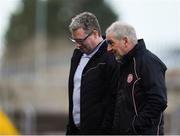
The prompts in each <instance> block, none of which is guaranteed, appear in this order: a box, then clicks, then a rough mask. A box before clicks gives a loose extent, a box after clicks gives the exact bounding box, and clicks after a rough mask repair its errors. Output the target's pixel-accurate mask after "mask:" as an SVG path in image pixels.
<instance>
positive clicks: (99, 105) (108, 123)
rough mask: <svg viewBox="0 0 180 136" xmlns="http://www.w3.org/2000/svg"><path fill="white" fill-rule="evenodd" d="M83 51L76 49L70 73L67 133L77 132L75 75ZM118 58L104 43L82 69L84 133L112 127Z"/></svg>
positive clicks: (101, 132) (92, 132) (104, 132)
mask: <svg viewBox="0 0 180 136" xmlns="http://www.w3.org/2000/svg"><path fill="white" fill-rule="evenodd" d="M81 56H82V53H81V51H80V50H79V49H75V51H74V53H73V56H72V59H71V68H70V75H69V122H68V127H67V134H74V129H73V128H74V121H73V115H72V110H73V100H72V98H73V78H74V74H75V71H76V68H77V66H78V64H79V61H80V59H81ZM115 62H116V61H115V57H114V55H112V54H109V53H108V52H107V44H106V42H105V41H104V43H103V44H102V45H101V47H100V48H99V50H98V51H97V52H96V53H95V54H94V56H92V58H91V59H90V60H89V62H88V63H87V65H86V66H85V68H84V70H83V72H82V79H81V88H80V89H81V90H80V132H81V134H108V133H110V129H111V128H112V121H113V106H112V105H113V100H114V92H115V89H116V88H115V87H113V86H114V85H115V84H113V83H112V82H113V80H112V78H111V77H113V76H112V75H113V73H114V72H115V70H114V66H115V65H114V63H115Z"/></svg>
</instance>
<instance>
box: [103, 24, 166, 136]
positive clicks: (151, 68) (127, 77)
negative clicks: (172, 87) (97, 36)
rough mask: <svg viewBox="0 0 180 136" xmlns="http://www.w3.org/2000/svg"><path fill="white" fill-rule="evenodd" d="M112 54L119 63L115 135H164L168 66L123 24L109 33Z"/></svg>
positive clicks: (108, 41) (107, 35)
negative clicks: (166, 72) (166, 73)
mask: <svg viewBox="0 0 180 136" xmlns="http://www.w3.org/2000/svg"><path fill="white" fill-rule="evenodd" d="M106 38H107V43H108V51H109V52H112V53H114V54H115V56H116V59H117V61H118V62H119V65H120V69H119V79H118V83H119V85H118V91H117V97H116V105H115V114H114V122H113V133H114V134H148V135H149V134H153V135H155V134H163V125H164V122H163V111H164V110H165V109H166V107H167V94H166V85H165V71H166V69H167V68H166V66H165V64H164V63H163V62H162V61H161V60H160V59H159V58H158V57H157V56H156V55H154V54H153V53H151V52H150V51H149V50H147V49H146V46H145V43H144V40H143V39H140V40H137V37H136V32H135V29H134V28H133V27H132V26H131V25H129V24H127V23H123V22H120V21H116V22H114V23H113V24H112V25H111V26H110V27H109V28H107V30H106Z"/></svg>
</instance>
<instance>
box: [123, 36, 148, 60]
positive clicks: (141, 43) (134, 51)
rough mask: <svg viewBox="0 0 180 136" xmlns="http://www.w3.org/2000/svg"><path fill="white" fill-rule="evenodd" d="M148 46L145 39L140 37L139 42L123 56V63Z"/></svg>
mask: <svg viewBox="0 0 180 136" xmlns="http://www.w3.org/2000/svg"><path fill="white" fill-rule="evenodd" d="M145 49H146V46H145V43H144V40H143V39H139V40H138V43H137V44H136V45H135V46H134V48H133V49H132V50H130V51H129V52H128V53H127V54H126V55H124V56H123V57H122V60H121V63H126V62H128V61H130V60H131V59H132V58H133V57H134V56H135V55H136V54H137V53H138V52H139V51H141V50H145Z"/></svg>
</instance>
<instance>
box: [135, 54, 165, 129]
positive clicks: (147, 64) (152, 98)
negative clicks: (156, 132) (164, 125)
mask: <svg viewBox="0 0 180 136" xmlns="http://www.w3.org/2000/svg"><path fill="white" fill-rule="evenodd" d="M165 71H166V67H165V65H164V64H163V63H162V62H161V61H160V60H158V59H155V58H153V57H149V58H144V59H143V61H142V64H141V70H140V76H141V77H140V78H141V83H142V88H143V90H142V91H144V93H145V96H146V101H145V105H144V107H143V109H142V110H140V111H139V112H138V115H136V116H135V118H134V120H133V129H139V128H145V127H146V126H152V124H153V125H155V126H157V125H158V124H159V122H160V120H161V119H160V118H161V116H162V112H163V111H164V110H165V109H166V107H167V94H166V86H165Z"/></svg>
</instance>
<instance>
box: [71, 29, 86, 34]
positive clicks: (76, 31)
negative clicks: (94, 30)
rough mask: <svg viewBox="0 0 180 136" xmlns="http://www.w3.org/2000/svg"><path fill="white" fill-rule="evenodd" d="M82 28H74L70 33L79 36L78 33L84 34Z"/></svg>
mask: <svg viewBox="0 0 180 136" xmlns="http://www.w3.org/2000/svg"><path fill="white" fill-rule="evenodd" d="M84 33H85V32H84V29H83V28H78V29H76V30H74V31H73V32H72V35H73V36H79V35H84Z"/></svg>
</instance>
